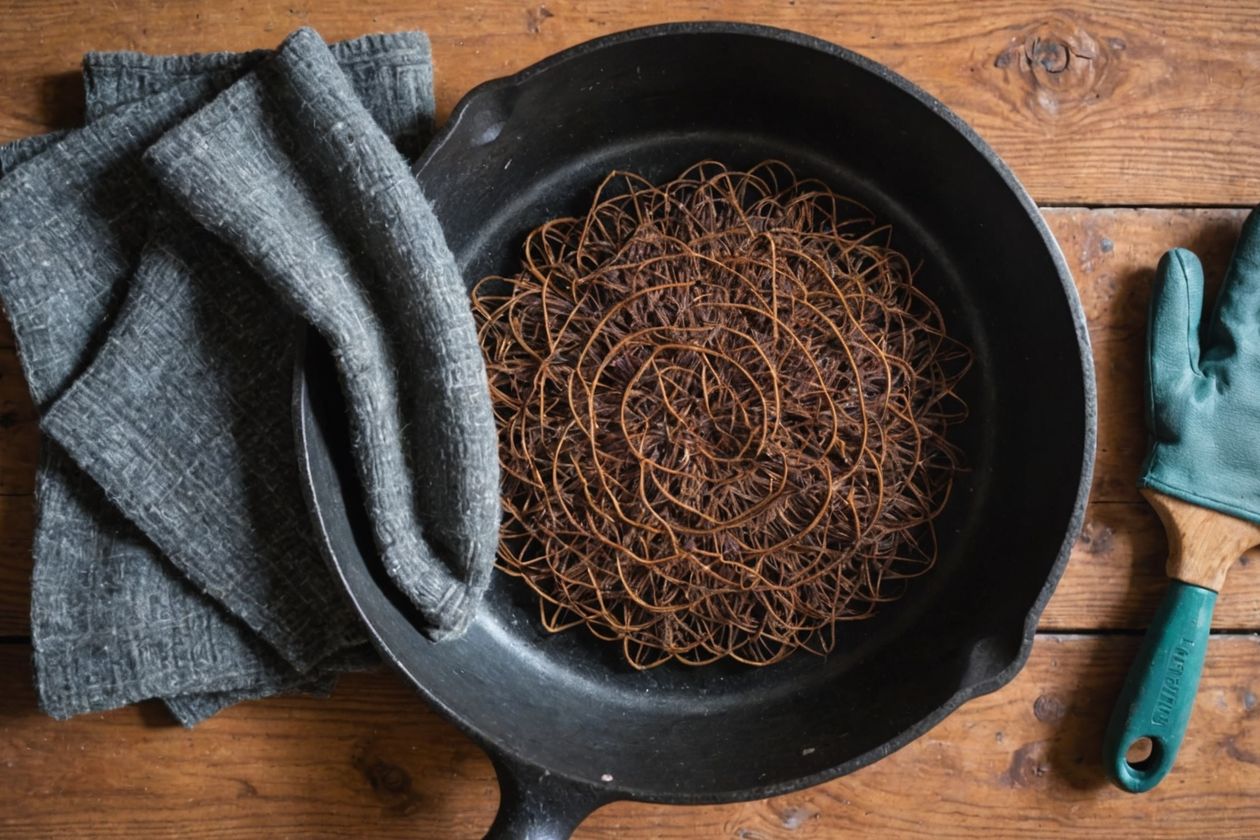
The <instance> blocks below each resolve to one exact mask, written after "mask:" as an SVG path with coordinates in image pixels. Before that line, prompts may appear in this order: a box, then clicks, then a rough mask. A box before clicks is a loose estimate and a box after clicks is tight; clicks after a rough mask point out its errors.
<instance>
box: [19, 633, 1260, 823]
mask: <svg viewBox="0 0 1260 840" xmlns="http://www.w3.org/2000/svg"><path fill="white" fill-rule="evenodd" d="M1135 644H1136V640H1135V639H1132V638H1126V637H1079V636H1077V637H1073V636H1053V637H1051V636H1043V637H1041V638H1039V639H1038V641H1037V643H1036V646H1035V648H1034V650H1033V655H1032V658H1031V659H1030V660H1029V663H1028V665H1027V667H1026V668H1025V669H1024V671H1023V673H1022V674H1021V675H1020V676H1019V677H1018V678H1016V680H1015V682H1014V683H1012V684H1011V685H1010V686H1008V687H1007V688H1005V689H1003V690H1002V691H1000V692H998V693H997V694H993V695H989V696H987V697H983V698H979V699H977V700H975V701H972V702H971V703H968V704H967V705H965V706H964V707H963V708H962V709H961V710H960V711H958V712H956V713H955V714H954V715H952V716H951V717H949V718H948V719H946V720H945V721H944V722H943V723H941V724H940V725H939V726H937V727H936V728H935V729H933V730H932V731H931V732H929V733H928V734H927V735H926V736H924V737H923V738H921V739H919V740H918V741H916V742H915V743H913V744H911V745H910V746H908V747H907V748H905V749H903V750H902V751H900V752H898V753H896V754H894V755H893V756H892V757H890V758H888V759H887V760H885V761H882V762H880V763H878V764H875V765H872V766H871V767H868V768H866V769H864V770H861V771H858V772H857V773H855V774H853V775H851V776H847V777H844V778H841V779H837V780H834V781H832V782H829V783H827V784H824V785H821V786H818V787H815V788H813V789H810V790H806V791H802V792H800V793H794V794H789V795H787V796H780V797H777V798H774V799H771V800H768V801H763V802H754V803H745V804H736V805H725V806H710V807H667V806H658V805H645V804H637V803H615V804H612V805H609V806H607V807H605V808H603V809H601V810H600V811H598V812H597V813H596V814H595V815H594V816H592V817H591V818H590V819H589V820H588V821H587V823H586V824H585V825H584V826H583V827H582V829H581V831H579V833H578V835H577V836H578V838H618V840H631V838H638V837H642V838H677V840H684V838H686V839H687V840H690V838H693V837H730V838H740V839H741V840H770V838H787V837H792V838H830V837H838V836H844V837H873V838H883V837H888V836H890V835H895V836H899V837H936V838H941V837H945V838H948V837H957V838H967V840H970V838H973V837H976V836H984V837H995V836H1003V837H1005V836H1015V835H1017V834H1018V835H1020V836H1042V837H1093V836H1108V837H1115V836H1120V835H1121V834H1122V833H1124V831H1123V830H1124V829H1127V830H1128V831H1131V832H1134V833H1135V834H1140V835H1141V836H1143V837H1148V838H1157V837H1185V836H1199V837H1202V836H1213V837H1220V838H1227V837H1247V836H1251V837H1254V836H1255V826H1256V824H1257V823H1256V822H1255V821H1256V820H1260V799H1257V798H1256V796H1255V791H1256V790H1257V789H1258V788H1260V727H1256V726H1254V725H1253V724H1254V720H1253V718H1254V716H1255V714H1256V696H1257V692H1260V681H1258V679H1260V678H1258V677H1257V674H1260V641H1258V640H1257V639H1256V638H1253V637H1238V636H1230V637H1221V636H1217V637H1214V638H1213V639H1212V641H1211V643H1210V650H1209V654H1208V665H1207V670H1206V672H1205V675H1204V679H1203V687H1202V690H1201V691H1200V694H1199V698H1198V703H1197V706H1196V709H1195V712H1194V718H1193V721H1192V723H1191V728H1190V734H1189V738H1188V740H1187V742H1186V745H1185V747H1184V748H1183V750H1182V753H1181V757H1180V760H1179V762H1178V764H1177V767H1176V769H1175V770H1174V772H1173V775H1172V776H1170V777H1169V779H1168V780H1167V781H1165V782H1164V784H1163V785H1161V786H1160V787H1159V788H1157V789H1156V790H1155V791H1153V792H1152V793H1149V794H1146V795H1144V796H1131V795H1128V794H1125V793H1122V792H1121V791H1119V790H1117V789H1115V788H1113V787H1111V786H1109V785H1108V784H1107V783H1106V782H1105V780H1104V779H1103V777H1102V770H1101V767H1100V759H1099V756H1100V752H1101V746H1100V744H1101V738H1102V730H1103V727H1104V725H1105V721H1106V717H1107V715H1108V714H1109V713H1110V709H1111V704H1112V701H1113V700H1114V697H1115V695H1116V693H1117V692H1118V690H1119V684H1120V680H1121V678H1122V675H1123V673H1124V671H1125V669H1126V668H1127V666H1128V663H1129V661H1130V659H1131V657H1132V656H1133V654H1134V650H1135ZM27 656H28V651H27V649H26V648H25V647H23V646H18V645H7V646H0V669H2V670H3V671H4V672H5V673H9V674H13V675H15V676H14V678H13V682H14V686H13V688H12V689H11V690H10V691H7V692H4V693H3V694H0V767H3V768H4V774H3V776H4V779H5V784H3V785H0V832H3V833H5V834H10V835H12V836H21V837H32V836H50V837H51V836H70V835H85V834H90V835H91V836H93V837H128V838H137V837H150V836H170V834H171V833H172V832H174V831H176V830H177V831H178V833H179V834H180V835H181V836H183V837H187V838H203V837H205V838H209V837H214V838H235V837H241V838H245V837H250V838H252V837H261V836H282V837H283V836H301V837H336V836H345V835H348V834H354V835H356V836H360V835H361V836H370V837H443V838H463V837H467V838H476V837H480V836H481V834H482V832H483V831H484V830H485V828H486V826H488V825H489V823H490V820H491V818H492V815H493V812H494V809H495V807H496V801H497V793H496V791H495V786H494V774H493V771H492V769H491V767H490V764H489V762H488V760H487V759H486V758H485V756H484V755H483V754H482V753H481V752H480V751H479V750H478V749H477V748H476V747H475V746H473V744H472V743H471V742H470V741H468V740H467V739H466V738H465V737H464V736H463V735H462V734H460V733H459V732H458V731H456V730H455V729H454V728H453V727H451V726H450V725H449V724H447V723H445V722H444V721H443V720H442V719H440V718H439V717H438V716H437V715H436V714H435V713H433V712H431V711H429V710H428V709H427V708H426V707H425V706H424V704H423V703H422V702H421V701H420V700H419V699H417V698H416V697H415V696H414V695H413V694H412V693H411V691H410V690H409V689H408V688H407V687H406V686H404V685H403V684H402V683H401V682H400V680H398V679H397V678H395V677H394V676H393V675H392V674H387V673H383V672H382V673H375V674H360V675H354V676H351V677H348V678H346V679H345V680H344V681H343V683H342V685H341V686H340V687H339V688H338V690H337V691H336V693H335V694H334V695H333V697H332V698H331V699H328V700H314V699H309V698H293V699H290V698H284V699H272V700H267V701H261V702H254V703H247V704H244V705H242V706H238V707H236V708H233V709H230V710H228V711H226V712H223V713H221V714H220V715H219V716H217V717H215V718H212V719H211V720H210V721H208V722H206V723H204V724H202V725H201V726H199V727H198V728H197V729H195V730H193V731H191V732H190V731H186V730H182V729H180V728H178V727H175V726H173V725H168V724H167V723H166V722H165V720H164V713H163V712H162V710H161V709H160V708H158V707H157V706H156V705H154V704H146V705H143V706H140V707H132V708H128V709H122V710H118V711H115V712H110V713H106V714H98V715H88V716H85V717H82V718H79V719H75V720H72V721H68V722H57V721H53V720H50V719H48V718H45V717H43V716H42V715H41V714H39V713H38V712H37V711H36V710H35V706H34V700H33V696H32V692H31V688H30V684H29V676H28V663H27Z"/></svg>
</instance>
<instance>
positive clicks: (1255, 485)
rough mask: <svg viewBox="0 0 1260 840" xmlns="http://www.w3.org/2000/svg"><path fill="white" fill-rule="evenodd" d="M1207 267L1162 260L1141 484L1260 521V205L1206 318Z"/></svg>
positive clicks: (1190, 259)
mask: <svg viewBox="0 0 1260 840" xmlns="http://www.w3.org/2000/svg"><path fill="white" fill-rule="evenodd" d="M1202 313H1203V266H1202V265H1201V264H1200V263H1199V258H1198V257H1196V256H1195V255H1194V254H1193V253H1191V252H1190V251H1187V250H1185V249H1184V248H1177V249H1175V250H1172V251H1169V252H1168V253H1167V254H1165V255H1164V257H1163V259H1161V260H1160V262H1159V269H1158V271H1157V272H1156V277H1155V290H1154V297H1153V298H1152V299H1151V309H1150V324H1149V329H1148V333H1147V364H1148V365H1149V367H1148V370H1147V388H1146V405H1147V426H1148V428H1149V430H1150V433H1151V441H1150V449H1149V451H1148V453H1147V456H1146V463H1145V464H1144V466H1143V470H1142V478H1141V479H1140V480H1139V482H1138V484H1139V485H1140V486H1142V487H1150V488H1151V489H1153V490H1158V491H1159V492H1161V493H1165V494H1167V495H1169V496H1175V497H1177V498H1179V499H1184V500H1185V501H1187V502H1191V503H1192V504H1196V505H1199V506H1200V507H1207V508H1212V509H1213V510H1218V511H1221V512H1222V513H1228V514H1230V515H1232V516H1237V517H1239V518H1241V519H1248V520H1251V521H1253V522H1260V212H1258V211H1252V213H1251V215H1250V216H1248V218H1247V221H1246V223H1245V224H1244V225H1243V230H1242V235H1241V237H1240V238H1239V240H1238V245H1237V247H1236V249H1235V251H1234V259H1233V262H1232V263H1231V264H1230V266H1229V271H1228V273H1227V274H1226V275H1225V282H1224V285H1223V286H1222V287H1221V291H1220V294H1219V295H1218V296H1217V300H1216V306H1215V309H1214V311H1213V312H1212V316H1211V318H1210V319H1209V320H1208V321H1207V323H1205V324H1204V323H1202Z"/></svg>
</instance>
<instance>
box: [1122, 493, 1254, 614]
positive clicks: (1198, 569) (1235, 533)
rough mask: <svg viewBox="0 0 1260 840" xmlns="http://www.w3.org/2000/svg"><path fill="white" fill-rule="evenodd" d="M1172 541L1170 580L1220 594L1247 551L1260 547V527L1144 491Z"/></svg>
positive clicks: (1234, 517)
mask: <svg viewBox="0 0 1260 840" xmlns="http://www.w3.org/2000/svg"><path fill="white" fill-rule="evenodd" d="M1142 495H1143V497H1145V498H1146V500H1147V501H1148V502H1150V505H1151V507H1152V508H1154V509H1155V512H1156V513H1157V514H1159V519H1160V521H1161V522H1162V523H1164V532H1165V534H1166V535H1167V537H1168V566H1167V569H1168V576H1169V577H1170V578H1176V579H1177V580H1183V581H1185V582H1186V583H1193V584H1194V585H1195V586H1202V587H1204V588H1205V589H1211V590H1212V591H1214V592H1220V591H1221V587H1222V586H1223V585H1224V584H1225V575H1226V574H1228V572H1229V570H1230V567H1231V566H1233V565H1234V562H1235V561H1236V560H1238V558H1240V557H1241V556H1242V554H1243V552H1244V551H1247V550H1248V549H1251V548H1255V547H1256V546H1257V545H1260V525H1257V524H1256V523H1254V522H1248V521H1247V520H1245V519H1239V518H1238V517H1236V516H1230V515H1228V514H1224V513H1219V512H1217V511H1215V510H1209V509H1208V508H1205V507H1199V506H1198V505H1194V504H1191V503H1190V502H1184V501H1182V500H1181V499H1174V498H1173V497H1172V496H1166V495H1164V494H1163V493H1157V492H1156V491H1154V490H1150V489H1144V490H1143V491H1142Z"/></svg>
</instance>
